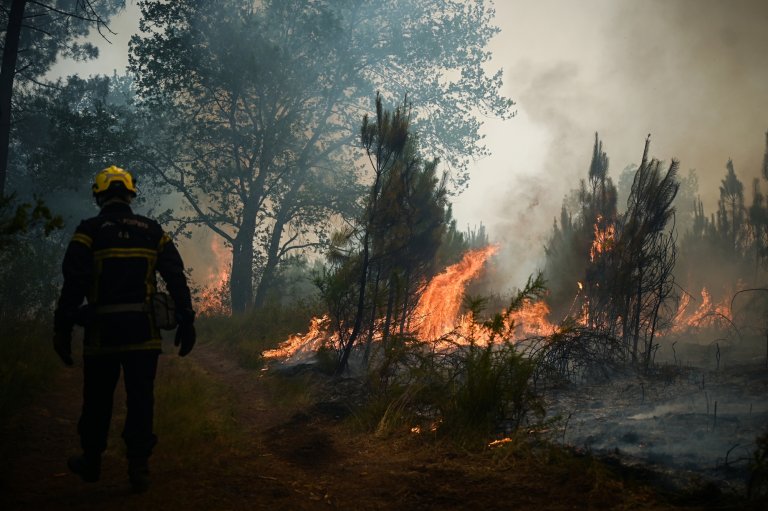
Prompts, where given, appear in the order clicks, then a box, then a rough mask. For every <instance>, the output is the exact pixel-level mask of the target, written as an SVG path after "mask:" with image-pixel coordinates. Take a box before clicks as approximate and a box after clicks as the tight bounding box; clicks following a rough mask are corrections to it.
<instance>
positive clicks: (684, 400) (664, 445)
mask: <svg viewBox="0 0 768 511" xmlns="http://www.w3.org/2000/svg"><path fill="white" fill-rule="evenodd" d="M681 348H682V349H681ZM729 348H732V347H729ZM547 401H548V406H547V411H548V416H550V417H556V416H559V417H560V418H561V421H562V427H561V438H560V439H559V440H560V441H562V442H563V443H564V444H566V445H570V446H573V447H575V448H577V449H584V450H586V451H589V452H592V453H595V454H598V455H600V454H603V455H610V456H618V457H620V458H621V461H622V463H624V464H630V465H631V464H639V465H643V466H644V467H648V468H651V469H652V470H655V471H658V472H660V473H666V474H668V475H669V476H670V477H681V478H688V479H690V478H691V477H693V478H703V479H706V480H710V481H712V480H714V481H720V482H722V483H724V484H726V485H728V486H729V487H731V488H733V489H735V490H743V489H744V485H745V483H746V480H747V477H748V466H749V460H750V459H751V458H752V456H753V453H754V452H755V449H756V443H755V441H756V438H757V436H758V435H760V434H762V433H764V432H765V431H766V428H768V366H767V365H766V355H765V354H762V355H758V354H757V353H755V351H754V350H748V351H746V352H745V351H744V350H735V349H725V348H724V347H722V346H715V345H708V346H700V345H690V346H687V347H685V346H679V347H678V350H677V351H676V352H675V353H674V359H673V360H670V361H668V362H662V363H658V364H657V365H656V367H655V370H654V371H652V372H650V373H649V374H647V375H638V374H636V375H631V376H630V375H625V376H620V377H615V378H613V379H611V380H610V381H608V382H604V383H600V384H579V385H573V386H569V387H568V388H566V389H560V390H556V391H550V392H549V393H548V396H547Z"/></svg>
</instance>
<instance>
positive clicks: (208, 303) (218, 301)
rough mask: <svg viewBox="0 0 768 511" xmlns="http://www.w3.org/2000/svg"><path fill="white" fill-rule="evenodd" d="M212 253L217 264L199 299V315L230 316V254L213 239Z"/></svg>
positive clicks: (210, 273) (211, 269)
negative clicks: (228, 295) (228, 297)
mask: <svg viewBox="0 0 768 511" xmlns="http://www.w3.org/2000/svg"><path fill="white" fill-rule="evenodd" d="M210 247H211V252H212V253H213V255H214V258H215V262H214V264H213V265H212V266H211V268H210V269H209V270H208V275H207V278H206V282H208V284H207V285H206V286H204V287H203V290H202V291H201V293H200V297H199V302H200V305H199V311H198V312H199V314H200V315H201V316H229V315H231V314H232V308H231V306H230V304H229V301H228V299H227V294H228V290H229V266H230V264H229V252H228V251H227V249H226V247H224V246H222V244H221V243H219V242H218V238H212V239H211V245H210Z"/></svg>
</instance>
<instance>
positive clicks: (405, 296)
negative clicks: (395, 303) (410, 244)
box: [400, 267, 411, 335]
mask: <svg viewBox="0 0 768 511" xmlns="http://www.w3.org/2000/svg"><path fill="white" fill-rule="evenodd" d="M410 288H411V268H410V267H408V268H407V269H406V270H405V285H404V286H403V313H402V314H403V315H402V316H400V335H403V333H404V332H405V321H406V318H408V305H409V303H408V297H409V294H408V293H409V291H410Z"/></svg>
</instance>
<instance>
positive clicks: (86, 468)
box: [67, 453, 101, 483]
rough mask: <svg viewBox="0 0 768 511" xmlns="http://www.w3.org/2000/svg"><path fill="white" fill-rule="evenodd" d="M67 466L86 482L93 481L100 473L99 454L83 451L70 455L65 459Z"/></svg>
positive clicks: (96, 479) (97, 478)
mask: <svg viewBox="0 0 768 511" xmlns="http://www.w3.org/2000/svg"><path fill="white" fill-rule="evenodd" d="M67 467H69V470H71V471H72V472H73V473H75V474H77V475H79V476H80V479H82V480H83V481H85V482H87V483H95V482H96V481H98V480H99V476H100V475H101V455H100V454H89V453H85V454H83V455H81V456H72V457H71V458H69V459H68V460H67Z"/></svg>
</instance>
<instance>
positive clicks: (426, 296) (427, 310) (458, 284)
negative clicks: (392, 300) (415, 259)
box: [415, 245, 499, 340]
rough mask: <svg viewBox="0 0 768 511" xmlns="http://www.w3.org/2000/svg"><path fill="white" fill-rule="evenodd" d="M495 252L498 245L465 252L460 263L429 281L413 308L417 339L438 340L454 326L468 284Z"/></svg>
mask: <svg viewBox="0 0 768 511" xmlns="http://www.w3.org/2000/svg"><path fill="white" fill-rule="evenodd" d="M498 250H499V247H498V245H489V246H487V247H485V248H482V249H478V250H472V251H470V252H467V253H466V254H465V255H464V258H463V259H462V260H461V261H459V262H458V263H456V264H454V265H452V266H449V267H448V268H446V269H445V270H444V271H443V272H442V273H440V274H439V275H437V276H436V277H434V278H433V279H432V281H431V282H430V283H429V285H427V288H426V289H425V290H424V293H423V294H422V295H421V298H420V299H419V303H418V305H417V306H416V313H415V315H416V318H419V319H420V320H421V324H420V325H419V327H418V337H419V339H422V340H434V339H438V338H439V337H441V336H443V335H445V334H447V333H448V332H450V331H451V330H453V329H454V328H455V327H456V318H457V317H458V313H459V309H460V308H461V301H462V299H463V298H464V288H465V287H466V285H467V282H469V281H470V280H472V279H473V278H475V277H476V276H477V274H478V273H480V270H481V269H482V268H483V265H485V262H486V260H488V258H489V257H491V256H492V255H493V254H495V253H496V252H497V251H498Z"/></svg>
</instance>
